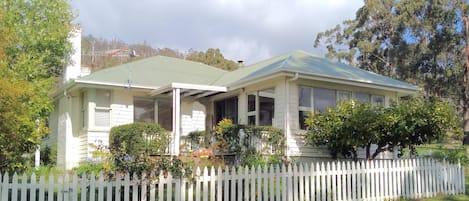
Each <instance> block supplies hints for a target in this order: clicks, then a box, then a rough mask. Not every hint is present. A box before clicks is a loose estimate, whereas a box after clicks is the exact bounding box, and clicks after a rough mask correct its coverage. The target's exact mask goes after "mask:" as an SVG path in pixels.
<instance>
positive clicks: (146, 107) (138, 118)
mask: <svg viewBox="0 0 469 201" xmlns="http://www.w3.org/2000/svg"><path fill="white" fill-rule="evenodd" d="M134 122H149V123H153V122H155V102H154V100H151V99H141V98H134Z"/></svg>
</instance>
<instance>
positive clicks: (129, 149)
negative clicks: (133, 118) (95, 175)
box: [109, 122, 170, 173]
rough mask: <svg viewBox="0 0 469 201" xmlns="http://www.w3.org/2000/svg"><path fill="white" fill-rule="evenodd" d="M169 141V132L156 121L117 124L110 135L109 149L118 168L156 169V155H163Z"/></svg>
mask: <svg viewBox="0 0 469 201" xmlns="http://www.w3.org/2000/svg"><path fill="white" fill-rule="evenodd" d="M169 142H170V137H169V135H168V133H167V132H166V131H165V130H164V129H163V128H162V127H160V126H159V125H158V124H155V123H143V122H137V123H132V124H127V125H121V126H116V127H113V128H112V129H111V132H110V135H109V149H110V152H111V156H112V157H113V159H114V164H115V167H116V170H118V171H125V172H130V173H133V172H136V173H141V172H143V171H146V172H148V171H150V170H152V169H154V168H155V167H156V161H155V159H154V157H155V156H161V155H163V154H164V153H165V151H166V149H167V148H168V145H169ZM152 157H153V158H152Z"/></svg>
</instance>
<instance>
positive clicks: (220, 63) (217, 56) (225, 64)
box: [186, 48, 239, 71]
mask: <svg viewBox="0 0 469 201" xmlns="http://www.w3.org/2000/svg"><path fill="white" fill-rule="evenodd" d="M186 59H187V60H191V61H197V62H200V63H204V64H207V65H210V66H215V67H219V68H221V69H223V70H229V71H232V70H236V69H237V68H238V67H239V65H238V64H237V63H236V62H234V61H231V60H228V59H226V58H225V57H224V56H223V54H222V53H221V52H220V50H219V49H218V48H217V49H214V48H209V49H207V51H205V52H199V51H190V52H189V54H188V55H187V56H186Z"/></svg>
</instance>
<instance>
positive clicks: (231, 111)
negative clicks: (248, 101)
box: [215, 97, 238, 124]
mask: <svg viewBox="0 0 469 201" xmlns="http://www.w3.org/2000/svg"><path fill="white" fill-rule="evenodd" d="M215 117H216V119H215V120H216V123H218V122H220V121H221V120H222V119H224V118H227V119H231V121H233V123H234V124H237V123H238V97H232V98H227V99H223V100H220V101H216V102H215Z"/></svg>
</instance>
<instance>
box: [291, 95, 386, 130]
mask: <svg viewBox="0 0 469 201" xmlns="http://www.w3.org/2000/svg"><path fill="white" fill-rule="evenodd" d="M351 99H354V100H355V101H357V102H359V103H372V104H373V105H381V106H384V101H385V99H384V96H383V95H372V94H369V93H365V92H353V93H352V92H351V91H338V90H334V89H326V88H315V87H307V86H300V87H299V90H298V111H299V114H298V115H299V125H300V129H306V125H305V119H306V118H308V115H309V113H310V112H320V113H323V112H326V111H327V109H328V108H333V107H335V106H336V104H337V102H338V101H339V102H341V101H347V100H351Z"/></svg>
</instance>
